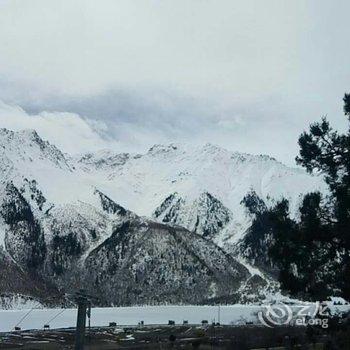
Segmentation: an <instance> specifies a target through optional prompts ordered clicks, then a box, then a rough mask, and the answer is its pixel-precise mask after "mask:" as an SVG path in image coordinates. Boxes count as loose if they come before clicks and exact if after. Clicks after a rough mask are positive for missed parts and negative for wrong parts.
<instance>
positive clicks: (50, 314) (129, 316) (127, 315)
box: [0, 305, 261, 332]
mask: <svg viewBox="0 0 350 350" xmlns="http://www.w3.org/2000/svg"><path fill="white" fill-rule="evenodd" d="M260 309H261V307H260V306H257V305H232V306H220V310H219V307H218V306H138V307H110V308H93V309H92V311H91V326H107V325H108V324H109V322H116V323H117V324H120V325H137V324H138V323H139V322H140V321H144V324H145V325H147V324H168V321H169V320H174V321H175V322H176V323H177V324H179V323H180V324H181V323H182V322H183V321H184V320H187V321H188V322H189V323H193V324H199V323H201V321H202V320H208V322H209V323H211V322H213V321H215V322H218V320H219V317H220V322H221V323H222V324H231V323H233V324H243V323H244V322H245V321H255V322H257V321H258V319H257V316H256V315H257V312H258V310H260ZM29 311H30V310H28V309H27V310H26V309H23V310H0V332H4V331H10V330H13V329H14V327H15V325H17V324H18V322H20V320H21V319H22V318H23V317H24V316H25V315H26V314H27V313H28V312H29ZM61 311H62V313H61V314H59V313H60V312H61ZM219 314H220V315H219ZM56 315H58V316H57V317H56V318H55V319H54V320H52V321H51V322H49V321H50V320H51V319H53V318H54V317H55V316H56ZM76 315H77V310H76V309H65V310H64V311H63V309H34V310H32V311H31V312H30V313H29V314H28V316H27V317H26V318H25V319H24V320H23V321H22V322H21V323H20V324H19V326H20V327H21V328H22V329H40V328H43V326H44V324H47V323H49V324H50V327H51V328H63V327H74V326H75V323H76Z"/></svg>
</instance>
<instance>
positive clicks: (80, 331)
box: [75, 297, 88, 350]
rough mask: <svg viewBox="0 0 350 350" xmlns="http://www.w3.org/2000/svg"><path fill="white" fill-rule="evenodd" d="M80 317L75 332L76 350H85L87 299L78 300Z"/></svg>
mask: <svg viewBox="0 0 350 350" xmlns="http://www.w3.org/2000/svg"><path fill="white" fill-rule="evenodd" d="M77 303H78V316H77V328H76V332H75V350H84V341H85V326H86V309H87V306H88V301H87V300H86V299H85V298H82V297H81V298H77Z"/></svg>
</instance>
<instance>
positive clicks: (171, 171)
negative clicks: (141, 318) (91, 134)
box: [72, 144, 325, 248]
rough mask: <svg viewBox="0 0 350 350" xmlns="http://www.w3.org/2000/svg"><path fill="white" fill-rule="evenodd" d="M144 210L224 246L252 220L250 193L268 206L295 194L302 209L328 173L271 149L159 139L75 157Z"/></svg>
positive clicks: (85, 173) (108, 188)
mask: <svg viewBox="0 0 350 350" xmlns="http://www.w3.org/2000/svg"><path fill="white" fill-rule="evenodd" d="M72 164H74V166H75V167H76V169H77V171H78V172H80V173H81V176H82V177H84V178H86V177H88V178H90V182H91V183H96V184H99V186H102V187H103V189H104V192H106V193H110V194H111V195H112V198H118V203H120V204H122V205H123V206H125V207H127V208H129V209H131V210H133V211H135V212H136V213H138V214H139V215H144V216H147V217H151V216H152V217H153V218H155V219H157V220H159V221H162V222H167V223H174V224H178V225H181V226H184V227H186V228H187V229H189V230H191V231H195V232H197V233H199V234H202V235H204V236H207V237H211V238H212V239H214V241H215V242H217V243H218V244H219V245H220V246H222V247H224V248H225V246H226V245H230V244H235V243H236V242H237V241H238V240H239V239H240V238H241V237H242V235H243V234H244V232H245V231H246V229H247V227H249V225H250V218H249V217H248V216H247V213H246V209H245V207H244V205H242V204H241V201H242V199H243V198H244V196H245V195H246V194H247V193H249V192H251V191H254V192H255V193H256V194H257V195H258V196H259V197H260V198H261V199H262V200H264V201H265V202H266V204H267V205H271V204H272V203H274V202H275V201H276V200H278V199H281V198H282V197H284V198H287V199H289V201H290V206H291V211H292V214H296V212H297V209H298V207H299V204H300V200H301V198H302V196H303V195H304V194H305V193H307V192H310V191H314V190H321V191H325V185H324V183H323V181H322V179H320V178H317V177H313V176H310V175H308V174H307V173H305V172H304V171H303V170H301V169H294V168H289V167H287V166H285V165H283V164H282V163H280V162H278V161H276V160H275V159H273V158H271V157H268V156H265V155H258V156H255V155H250V154H243V153H238V152H229V151H227V150H225V149H223V148H220V147H217V146H215V145H212V144H207V145H205V146H203V147H193V146H186V145H175V144H170V145H167V146H163V145H156V146H154V147H152V148H151V149H150V150H149V151H148V152H147V153H146V154H143V155H130V154H117V153H115V154H114V153H113V152H108V151H104V152H100V153H95V154H87V155H84V156H83V157H81V158H79V159H77V160H76V161H75V162H73V163H72Z"/></svg>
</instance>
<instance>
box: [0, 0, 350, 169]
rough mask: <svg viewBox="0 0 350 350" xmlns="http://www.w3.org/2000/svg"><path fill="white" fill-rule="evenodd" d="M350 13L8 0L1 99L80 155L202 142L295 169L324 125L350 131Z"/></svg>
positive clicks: (151, 1) (201, 1)
mask: <svg viewBox="0 0 350 350" xmlns="http://www.w3.org/2000/svg"><path fill="white" fill-rule="evenodd" d="M349 12H350V3H349V1H347V0H338V1H336V2H335V1H333V2H332V1H328V0H301V1H280V0H264V1H258V0H220V1H217V0H176V1H173V0H138V1H130V0H100V1H95V0H75V1H70V0H60V1H58V0H32V1H23V0H0V48H1V54H0V99H1V100H3V101H5V102H6V103H11V104H14V105H19V106H21V107H22V108H23V109H24V110H25V111H29V112H30V114H35V115H27V113H25V112H24V111H23V110H20V109H18V108H13V107H11V108H13V109H11V111H12V113H13V114H11V116H8V117H7V115H6V116H4V117H2V119H0V121H1V123H2V124H3V125H4V124H6V125H8V126H9V127H10V128H19V127H21V125H23V126H25V127H30V128H36V129H38V132H39V133H41V134H42V135H43V136H44V137H47V138H48V139H50V140H52V141H53V142H55V143H57V144H58V145H61V147H62V148H64V149H65V150H69V151H72V150H74V149H77V150H80V149H81V150H82V149H86V148H89V149H97V148H101V147H107V146H110V145H111V147H116V148H118V147H119V148H120V149H121V150H132V151H144V149H145V148H147V147H148V146H150V145H152V144H154V143H160V142H161V143H167V142H181V141H188V140H190V141H193V142H197V143H206V142H214V143H219V144H220V145H222V146H224V147H226V148H229V149H234V150H238V151H245V152H253V153H269V154H270V155H272V156H275V157H276V158H278V159H280V160H282V161H284V162H287V163H288V164H293V163H294V161H293V159H294V157H295V155H296V153H297V137H298V135H299V134H300V133H301V132H302V130H303V129H305V128H307V126H308V124H309V123H310V122H312V121H314V120H316V119H317V118H319V117H320V116H321V115H323V114H328V116H329V118H330V119H331V122H332V125H335V127H338V128H344V127H345V123H346V119H345V118H344V117H343V114H342V105H341V98H342V95H343V94H344V92H346V91H347V90H348V89H349V77H350V65H349V64H348V57H349V55H350V51H349V45H346V38H348V37H350V26H349V25H348V14H349ZM159 91H160V92H161V93H159ZM179 95H180V96H182V97H180V98H179ZM2 108H3V109H4V107H2ZM6 108H10V107H6ZM6 108H5V110H6ZM42 111H51V112H50V113H44V112H42ZM52 111H60V112H67V111H69V112H72V113H57V112H52ZM40 112H42V113H40ZM0 113H3V112H0ZM16 115H20V116H21V117H19V116H17V117H16ZM7 118H10V119H9V120H8V119H7ZM56 119H57V120H56ZM68 125H69V126H68ZM110 139H112V140H114V141H110Z"/></svg>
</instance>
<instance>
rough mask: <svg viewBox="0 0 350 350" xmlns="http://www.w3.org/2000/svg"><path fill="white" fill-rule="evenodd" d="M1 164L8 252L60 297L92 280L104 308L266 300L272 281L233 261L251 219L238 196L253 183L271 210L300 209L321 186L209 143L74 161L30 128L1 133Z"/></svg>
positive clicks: (0, 227) (1, 224)
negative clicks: (283, 203)
mask: <svg viewBox="0 0 350 350" xmlns="http://www.w3.org/2000/svg"><path fill="white" fill-rule="evenodd" d="M0 160H3V162H1V164H0V194H1V196H0V208H1V209H0V238H1V240H0V243H1V242H2V243H1V245H2V246H3V247H4V249H5V253H4V254H5V255H7V256H10V257H11V258H12V259H14V264H15V265H18V266H19V267H20V268H21V269H24V270H26V271H27V273H28V274H33V273H34V275H35V274H36V275H37V278H38V279H39V278H42V276H49V277H48V278H47V282H48V283H49V284H50V285H54V286H55V288H58V290H60V291H62V292H69V291H71V290H72V289H74V287H75V286H76V285H77V284H78V285H82V286H86V288H87V289H89V288H90V289H91V283H90V284H89V283H88V282H87V281H88V280H89V279H92V280H94V283H93V286H94V287H93V288H92V289H91V292H92V293H95V292H96V291H97V290H98V291H99V294H100V295H101V300H102V301H101V304H103V305H112V304H118V305H125V304H128V305H131V304H134V303H151V302H152V300H153V301H156V302H158V303H162V302H185V303H191V302H194V303H203V302H210V300H220V301H225V300H226V302H228V301H231V302H237V301H240V300H241V301H242V300H245V301H248V300H256V299H259V298H261V297H263V296H264V293H265V294H266V293H267V291H268V290H271V288H274V289H276V284H275V283H274V282H273V281H272V282H271V281H270V279H269V278H268V277H267V278H262V277H261V276H263V275H261V274H254V273H253V274H252V273H251V271H253V269H250V268H249V267H248V265H247V267H248V268H247V267H245V266H244V263H242V260H241V257H239V256H237V257H236V256H235V254H237V249H235V248H236V246H237V244H239V242H240V241H241V240H242V239H243V238H244V234H245V232H246V230H247V228H249V224H250V223H251V218H249V216H247V215H246V213H245V208H244V206H243V204H242V203H241V201H242V199H243V197H244V196H245V195H246V194H247V193H248V192H249V191H251V190H254V191H256V192H257V194H258V195H259V197H261V198H262V200H264V201H265V202H266V204H267V205H269V204H272V203H273V202H274V201H275V200H278V199H279V198H280V197H281V196H286V197H288V196H289V197H290V200H291V204H292V205H291V207H292V210H293V208H294V210H295V208H297V207H298V203H299V201H300V198H301V196H302V195H303V194H305V193H306V192H307V191H312V190H315V189H319V188H320V189H322V181H320V179H318V178H315V177H311V176H309V175H307V174H305V173H304V172H302V171H299V170H298V169H297V170H295V169H290V168H288V167H286V166H284V165H283V164H282V163H279V162H277V161H276V160H275V159H273V158H271V157H268V156H254V155H249V154H241V153H238V152H230V151H227V150H225V149H222V148H221V147H218V146H215V145H211V144H206V145H204V146H197V147H189V146H184V145H180V144H170V145H166V146H164V145H155V146H153V147H152V148H150V150H149V151H148V152H147V153H145V154H128V153H121V154H119V153H116V152H111V151H101V152H97V153H89V154H86V155H81V156H79V157H76V156H69V155H66V154H63V152H61V151H60V150H59V149H58V148H56V147H55V146H52V145H51V144H50V143H49V142H47V141H43V140H42V139H41V138H40V136H39V135H38V134H37V133H36V132H35V131H24V132H12V131H8V130H6V129H1V130H0ZM156 221H157V222H156ZM123 225H124V226H123ZM125 225H126V226H125ZM125 227H127V229H125ZM120 230H121V231H120ZM125 230H126V233H125V235H124V236H120V235H121V233H120V232H122V231H125ZM144 230H145V232H148V233H147V237H148V240H144V239H143V238H142V237H144V234H142V232H143V231H144ZM118 232H119V233H118ZM113 237H114V238H113ZM117 237H119V238H118V239H117ZM122 237H124V238H122ZM108 242H109V243H108ZM160 242H163V246H162V245H161V244H160ZM159 244H160V246H158V245H159ZM21 247H22V248H21ZM118 251H119V252H120V253H118ZM131 252H134V253H132V254H131ZM201 252H203V253H201ZM204 252H205V254H204ZM120 254H121V255H120ZM198 254H202V255H198ZM203 254H204V255H203ZM124 255H125V256H128V259H127V260H125V259H124V257H123V256H124ZM176 256H177V258H175V257H176ZM215 261H219V262H220V264H221V266H216V264H217V263H216V262H215ZM159 269H160V270H159ZM106 271H107V272H106ZM137 271H139V272H137ZM140 271H143V272H140ZM235 271H236V272H235ZM143 275H145V276H143ZM147 276H148V277H147ZM102 281H103V282H102ZM165 281H167V283H165ZM186 281H187V282H186ZM253 281H254V282H253ZM270 282H271V283H270ZM7 284H8V285H9V283H7ZM257 285H258V286H260V287H259V288H260V289H261V290H260V292H256V290H255V292H252V290H251V288H254V289H256V286H257ZM174 286H176V288H175V287H174ZM253 286H254V287H253ZM19 289H20V288H19ZM19 289H18V288H17V290H16V292H18V290H19ZM116 289H117V290H119V291H120V292H119V294H118V295H115V293H113V291H114V290H116ZM175 290H176V292H175ZM197 290H202V293H198V292H197ZM126 291H128V292H126ZM203 291H204V292H203ZM2 292H6V293H8V292H11V290H4V291H2ZM22 292H23V294H26V293H28V292H30V291H28V288H26V287H25V286H23V291H22ZM157 293H158V294H157ZM249 295H250V296H249ZM248 296H249V297H248ZM152 298H153V299H152Z"/></svg>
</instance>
